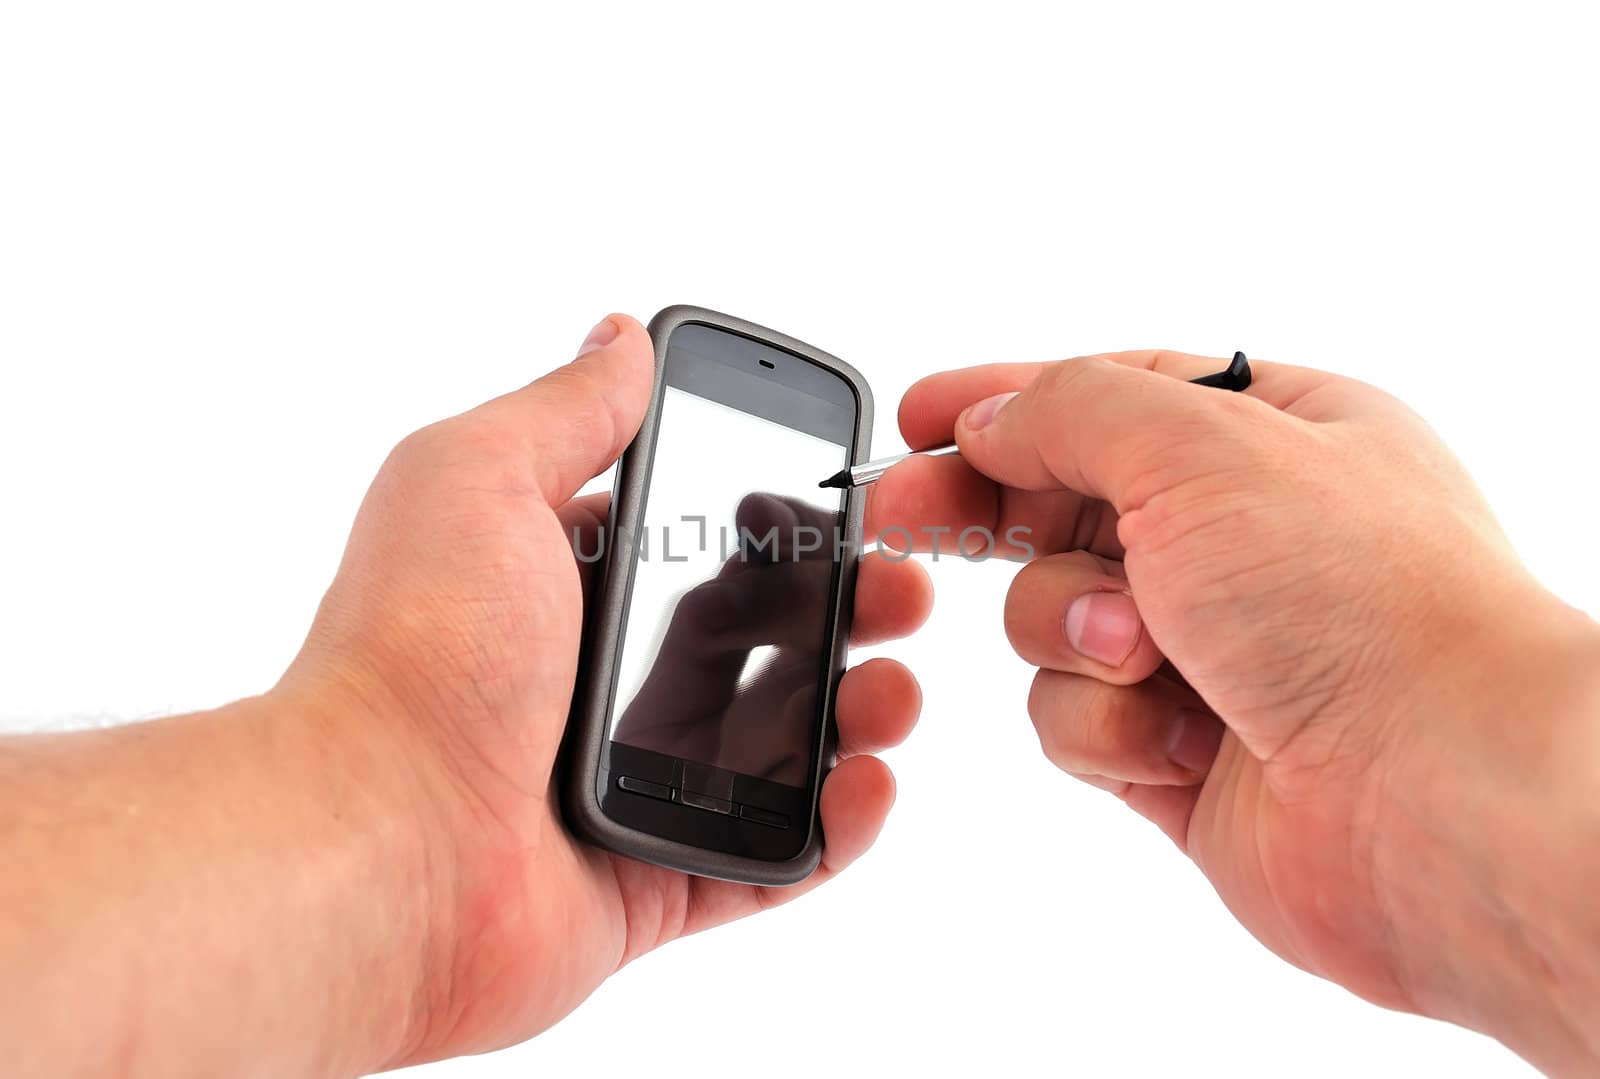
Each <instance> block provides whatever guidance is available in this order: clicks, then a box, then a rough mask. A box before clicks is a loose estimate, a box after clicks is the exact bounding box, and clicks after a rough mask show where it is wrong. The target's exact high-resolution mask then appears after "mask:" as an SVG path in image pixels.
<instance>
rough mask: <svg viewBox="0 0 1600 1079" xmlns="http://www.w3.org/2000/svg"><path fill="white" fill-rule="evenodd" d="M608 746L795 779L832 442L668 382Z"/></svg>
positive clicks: (807, 732)
mask: <svg viewBox="0 0 1600 1079" xmlns="http://www.w3.org/2000/svg"><path fill="white" fill-rule="evenodd" d="M664 392H665V398H664V400H663V402H662V409H661V416H660V425H659V429H658V433H657V441H656V450H655V463H654V466H653V468H652V470H651V478H650V490H649V495H648V500H647V502H646V505H645V510H644V516H643V519H642V524H641V535H640V537H639V538H638V548H639V549H638V551H637V553H636V558H637V566H636V569H635V571H634V581H633V593H632V597H631V600H630V603H629V608H628V614H627V618H626V621H625V623H624V626H623V645H622V654H621V658H620V661H619V672H618V680H617V695H616V701H617V707H616V709H615V711H614V713H613V715H614V716H616V717H618V718H617V719H616V722H615V728H614V730H613V733H612V737H613V738H614V739H615V740H616V741H618V742H622V743H625V744H627V745H631V746H636V747H638V748H640V749H648V750H654V751H655V752H657V753H664V754H667V755H669V756H673V757H679V758H682V759H684V760H690V761H695V762H698V763H701V764H708V765H712V766H715V767H718V768H725V769H728V770H729V771H733V772H739V773H742V774H744V775H751V776H757V777H760V778H763V779H767V780H770V781H772V782H776V783H786V784H789V785H791V786H797V787H798V786H804V785H805V784H806V782H807V778H808V769H809V766H810V758H811V752H812V748H813V742H814V738H813V732H814V723H815V719H816V712H817V694H818V692H819V690H820V688H821V680H822V676H823V673H824V667H825V665H826V664H825V660H824V657H823V655H822V650H823V648H824V646H825V643H826V642H825V640H824V636H825V631H826V628H827V617H828V597H829V593H830V591H831V586H832V581H833V567H834V555H835V538H836V533H837V530H838V529H839V528H840V524H841V521H840V518H841V512H840V511H841V507H842V502H843V498H842V495H840V494H838V493H837V492H833V491H822V490H819V489H818V487H817V482H818V480H820V479H822V478H823V477H826V476H829V475H832V474H833V473H834V472H837V471H838V470H839V469H840V468H842V467H844V465H845V464H846V461H847V456H848V455H847V453H846V450H845V447H844V446H842V445H840V444H839V443H837V442H832V441H829V440H827V439H823V438H818V437H816V436H814V435H810V434H806V433H804V432H801V431H796V430H793V429H791V428H788V427H784V426H782V425H780V424H777V423H774V422H772V421H770V420H766V419H762V418H760V417H757V416H754V415H751V414H749V413H747V412H742V411H740V410H738V409H735V408H731V407H729V406H727V405H724V404H720V403H718V402H715V401H710V400H707V399H705V398H703V397H699V396H696V395H694V394H691V393H688V392H686V391H684V390H682V389H678V388H676V387H674V386H671V385H668V386H667V387H666V389H665V391H664Z"/></svg>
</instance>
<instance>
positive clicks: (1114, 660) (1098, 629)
mask: <svg viewBox="0 0 1600 1079" xmlns="http://www.w3.org/2000/svg"><path fill="white" fill-rule="evenodd" d="M1064 621H1065V626H1066V631H1067V641H1068V642H1069V643H1070V644H1071V645H1072V647H1073V648H1075V649H1077V650H1078V654H1079V655H1081V656H1088V657H1089V658H1090V659H1092V660H1095V661H1096V662H1099V663H1104V664H1105V665H1106V666H1107V667H1120V666H1122V664H1123V663H1124V662H1125V661H1126V660H1127V658H1128V656H1130V655H1131V654H1132V653H1133V646H1134V645H1136V644H1138V643H1139V631H1140V629H1141V628H1142V623H1141V622H1140V621H1139V608H1138V607H1136V606H1134V603H1133V597H1132V596H1130V595H1128V594H1127V593H1126V592H1088V593H1085V594H1084V595H1081V596H1079V597H1078V598H1077V599H1075V600H1073V601H1072V605H1071V606H1069V607H1068V608H1067V616H1066V618H1065V620H1064Z"/></svg>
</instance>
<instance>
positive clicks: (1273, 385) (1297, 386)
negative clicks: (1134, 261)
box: [899, 349, 1343, 450]
mask: <svg viewBox="0 0 1600 1079" xmlns="http://www.w3.org/2000/svg"><path fill="white" fill-rule="evenodd" d="M1099 358H1101V359H1105V360H1109V361H1111V362H1113V363H1119V364H1122V365H1123V366H1126V367H1132V368H1136V369H1139V370H1145V371H1155V372H1157V373H1158V374H1163V375H1169V376H1171V377H1173V378H1178V379H1191V378H1199V377H1200V376H1201V375H1209V374H1213V373H1215V372H1217V371H1220V370H1222V369H1223V368H1224V367H1226V366H1227V365H1228V361H1227V360H1225V359H1222V358H1221V357H1217V356H1199V355H1195V354H1192V353H1188V352H1172V351H1170V350H1166V349H1143V350H1139V351H1134V352H1111V353H1105V354H1103V355H1102V356H1101V357H1099ZM1060 362H1062V361H1059V360H1056V361H1052V362H1050V363H995V364H987V365H984V366H980V367H966V368H962V369H961V370H958V371H941V372H940V373H938V374H935V375H929V376H928V377H926V378H924V379H921V380H920V381H918V382H916V383H914V384H913V385H912V386H911V388H910V389H908V390H907V391H906V392H905V396H904V397H902V398H901V399H900V415H899V420H900V433H901V435H902V436H903V437H904V438H905V440H906V445H908V446H910V447H911V448H912V449H914V450H917V449H929V448H931V447H934V446H943V445H948V444H949V443H950V442H952V441H954V438H955V423H956V417H957V416H959V415H961V413H962V412H963V411H964V410H965V409H966V408H967V406H969V405H971V404H973V403H975V402H977V401H981V400H983V399H984V398H986V397H992V396H994V395H995V394H1001V393H1014V392H1016V391H1018V390H1022V389H1024V388H1025V387H1027V386H1028V385H1030V384H1031V383H1032V382H1033V380H1034V379H1036V378H1038V377H1039V375H1040V374H1041V373H1042V372H1044V371H1045V370H1048V369H1049V368H1051V367H1055V366H1056V365H1057V364H1058V363H1060ZM1067 362H1072V361H1067ZM1250 373H1251V381H1250V388H1249V389H1248V390H1246V391H1245V393H1246V394H1248V395H1249V396H1251V397H1255V398H1257V399H1259V400H1262V401H1265V402H1266V403H1267V404H1269V405H1271V406H1272V407H1273V408H1277V409H1282V410H1284V411H1288V412H1292V413H1294V414H1295V415H1300V416H1303V417H1304V418H1306V419H1316V418H1321V417H1320V416H1317V415H1312V414H1309V412H1308V411H1306V410H1305V409H1303V407H1302V406H1304V405H1305V404H1306V403H1307V397H1306V395H1307V394H1309V393H1310V392H1311V391H1312V390H1314V389H1316V388H1317V387H1319V386H1323V385H1332V384H1336V383H1339V382H1342V381H1343V380H1340V379H1338V378H1337V377H1336V376H1333V375H1329V374H1327V373H1326V372H1323V371H1315V370H1312V369H1310V368H1304V367H1294V366H1291V365H1289V364H1282V363H1269V362H1266V361H1264V360H1251V361H1250Z"/></svg>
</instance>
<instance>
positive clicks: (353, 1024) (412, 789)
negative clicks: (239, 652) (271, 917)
mask: <svg viewBox="0 0 1600 1079" xmlns="http://www.w3.org/2000/svg"><path fill="white" fill-rule="evenodd" d="M232 707H235V708H242V709H248V710H255V711H257V712H258V713H259V714H260V716H261V722H262V723H263V725H265V726H266V727H267V728H269V729H270V730H272V731H273V733H272V734H271V735H270V737H271V739H272V740H273V741H274V742H275V743H276V744H277V746H278V747H279V749H280V751H281V756H282V761H283V763H284V764H285V765H286V767H287V768H288V769H289V771H290V775H289V776H287V777H285V779H284V782H285V783H287V784H288V785H289V788H290V789H295V790H301V791H304V792H306V794H307V796H308V809H309V810H310V812H311V813H312V814H313V820H314V823H313V824H312V826H311V827H312V829H313V834H312V835H310V836H308V847H310V848H311V849H312V850H313V851H314V852H316V853H314V855H313V857H312V859H311V862H310V864H309V865H308V866H307V867H306V870H305V871H307V872H309V873H311V874H312V876H313V877H314V878H315V879H318V880H319V882H320V884H321V887H320V888H319V892H320V896H321V898H322V899H324V900H325V901H326V907H325V908H324V909H323V910H321V911H320V912H318V913H319V915H320V916H321V917H323V918H325V919H326V923H325V924H326V925H327V926H328V927H329V928H330V929H331V930H332V931H331V932H328V933H326V934H325V935H326V936H327V938H328V939H329V941H330V944H332V946H331V947H329V948H328V949H327V951H326V953H325V958H326V961H327V967H326V969H325V970H324V972H323V976H324V977H326V978H327V979H328V984H329V985H331V986H333V987H334V995H335V999H334V1000H332V1001H331V1002H329V1003H330V1004H331V1006H330V1007H328V1008H327V1009H326V1011H325V1013H324V1018H325V1021H326V1030H325V1033H326V1036H327V1037H328V1038H329V1039H330V1040H333V1041H336V1042H338V1045H337V1049H338V1051H339V1053H340V1055H342V1056H344V1057H345V1058H346V1060H347V1061H348V1062H349V1063H350V1064H351V1065H352V1066H353V1067H355V1068H356V1069H357V1070H360V1071H373V1070H381V1069H383V1068H387V1067H395V1066H398V1065H400V1064H402V1063H408V1062H412V1061H413V1060H414V1059H415V1058H417V1056H418V1054H419V1053H420V1052H421V1051H422V1047H423V1046H424V1044H425V1043H426V1042H427V1040H428V1039H429V1037H430V1030H429V1027H430V1023H432V1022H433V1021H435V1017H436V1016H437V1015H439V1014H441V1013H442V1011H443V1009H444V1005H445V1004H446V1003H447V1001H448V975H449V972H450V970H451V965H452V962H453V956H454V942H453V936H452V933H451V927H452V926H453V925H454V920H455V909H454V907H455V903H454V896H455V888H454V885H453V881H452V874H453V867H452V865H451V862H450V859H449V857H448V851H449V849H450V846H449V842H448V825H447V822H446V821H445V820H444V819H443V818H444V813H443V809H442V807H444V806H445V805H446V804H448V803H447V801H446V799H445V798H444V797H442V794H443V790H442V786H441V784H439V783H437V782H435V779H434V776H433V775H432V774H431V773H430V770H429V764H430V761H431V759H432V758H431V757H430V756H429V755H428V754H426V753H424V752H421V751H420V745H419V742H420V740H419V739H417V738H415V737H413V728H412V727H411V726H410V724H409V721H408V720H406V719H405V718H404V715H405V714H404V712H403V711H401V710H399V709H396V708H392V707H390V706H389V704H388V703H386V702H385V700H384V698H383V695H382V693H381V692H379V691H375V690H371V689H369V688H367V687H363V686H360V685H358V684H355V683H353V682H351V681H350V680H348V679H342V678H319V679H315V680H306V681H305V682H299V681H290V680H286V681H285V682H284V683H282V684H280V685H279V686H278V687H276V688H274V689H273V690H272V691H271V692H270V693H269V694H267V695H266V696H265V697H262V698H256V699H255V700H253V701H246V702H241V703H240V704H239V705H236V706H232ZM318 822H319V823H318ZM319 935H324V934H319Z"/></svg>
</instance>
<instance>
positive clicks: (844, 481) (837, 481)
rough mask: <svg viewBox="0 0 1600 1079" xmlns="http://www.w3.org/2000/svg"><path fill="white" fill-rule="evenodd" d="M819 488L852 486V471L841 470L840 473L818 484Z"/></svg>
mask: <svg viewBox="0 0 1600 1079" xmlns="http://www.w3.org/2000/svg"><path fill="white" fill-rule="evenodd" d="M817 486H818V487H840V488H843V487H848V486H850V470H849V469H848V468H845V469H840V470H839V471H838V472H835V473H834V474H833V475H831V476H829V477H828V478H827V479H825V480H823V481H822V482H821V483H819V484H817Z"/></svg>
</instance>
